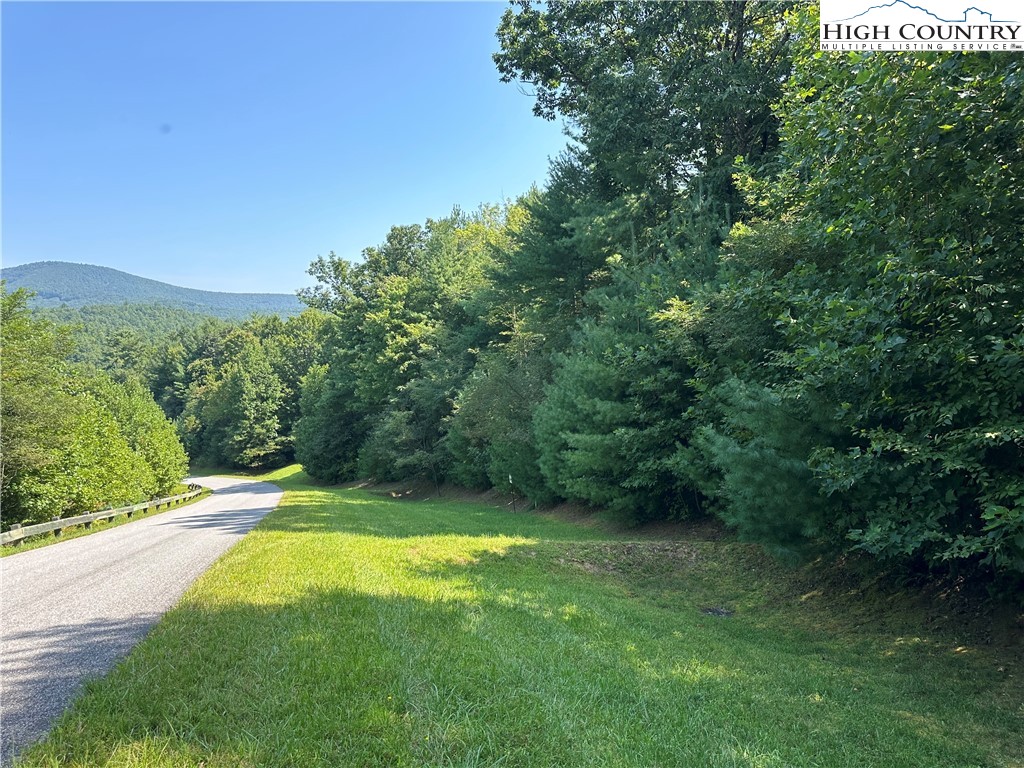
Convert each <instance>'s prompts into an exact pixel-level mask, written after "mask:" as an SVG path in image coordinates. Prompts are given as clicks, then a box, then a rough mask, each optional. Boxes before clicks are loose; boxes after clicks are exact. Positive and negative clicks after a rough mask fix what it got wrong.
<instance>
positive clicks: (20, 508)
mask: <svg viewBox="0 0 1024 768" xmlns="http://www.w3.org/2000/svg"><path fill="white" fill-rule="evenodd" d="M28 300H29V294H28V292H27V291H24V290H17V291H14V292H11V293H8V292H7V291H6V289H5V288H4V289H2V290H0V344H2V348H3V367H2V369H0V385H2V389H3V398H2V399H0V419H2V424H3V429H2V430H0V505H2V506H3V518H4V525H5V526H9V525H10V524H12V523H36V522H42V521H45V520H49V519H51V518H53V517H64V516H68V515H74V514H77V513H81V512H86V511H92V510H96V509H101V508H105V507H110V506H118V505H121V504H129V503H135V502H138V501H141V500H144V499H150V498H156V497H158V496H162V495H166V494H168V493H169V492H170V491H171V490H172V489H174V487H175V486H176V485H177V484H178V483H179V482H180V481H181V480H182V478H183V477H184V476H185V473H186V472H187V470H188V458H187V456H186V455H185V451H184V450H183V448H182V445H181V442H180V440H179V439H178V436H177V434H176V432H175V429H174V425H173V424H171V422H170V421H169V420H168V419H167V417H166V416H165V415H164V413H163V412H162V411H161V410H160V408H159V407H158V406H157V404H156V403H155V402H154V401H153V397H152V395H151V394H150V392H149V390H148V389H146V387H144V386H143V385H142V384H141V383H140V381H139V380H138V379H137V377H135V376H131V377H127V378H125V379H123V380H121V381H118V380H115V379H114V378H113V377H111V376H110V375H108V374H107V373H105V372H103V371H102V370H100V369H98V368H96V367H93V366H86V365H81V364H79V365H76V364H74V363H72V362H71V361H70V358H71V355H72V352H73V348H74V347H73V343H72V341H71V338H70V335H69V332H68V331H67V330H66V329H63V328H61V327H59V326H56V325H54V324H53V323H52V322H50V321H48V320H46V319H44V318H39V317H35V316H33V313H32V312H31V311H30V310H29V308H28Z"/></svg>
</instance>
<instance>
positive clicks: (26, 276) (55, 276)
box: [0, 261, 305, 319]
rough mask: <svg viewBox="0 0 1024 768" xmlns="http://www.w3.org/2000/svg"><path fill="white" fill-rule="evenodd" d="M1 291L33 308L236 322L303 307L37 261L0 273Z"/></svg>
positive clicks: (278, 296) (283, 299)
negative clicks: (22, 291)
mask: <svg viewBox="0 0 1024 768" xmlns="http://www.w3.org/2000/svg"><path fill="white" fill-rule="evenodd" d="M0 277H2V278H3V279H4V280H6V281H7V289H8V290H9V291H13V290H15V289H17V288H27V289H29V290H31V291H35V293H36V297H35V299H34V300H33V305H34V306H37V307H59V306H61V305H67V306H69V307H84V306H87V305H92V304H125V303H127V304H148V305H161V306H165V307H175V308H177V309H184V310H188V311H189V312H197V313H199V314H203V315H212V316H213V317H220V318H224V319H241V318H244V317H248V316H249V315H251V314H253V313H259V314H261V315H280V316H282V317H291V316H292V315H297V314H299V313H300V312H301V311H302V310H303V309H304V308H305V305H304V304H303V303H302V302H301V301H299V300H298V298H297V297H295V296H293V295H291V294H287V293H221V292H219V291H200V290H197V289H195V288H179V287H178V286H176V285H169V284H168V283H161V282H160V281H159V280H150V279H148V278H145V277H138V276H137V275H130V274H128V273H127V272H121V271H119V270H116V269H110V268H109V267H96V266H93V265H91V264H71V263H69V262H66V261H37V262H34V263H32V264H22V265H21V266H17V267H7V268H5V269H3V270H0Z"/></svg>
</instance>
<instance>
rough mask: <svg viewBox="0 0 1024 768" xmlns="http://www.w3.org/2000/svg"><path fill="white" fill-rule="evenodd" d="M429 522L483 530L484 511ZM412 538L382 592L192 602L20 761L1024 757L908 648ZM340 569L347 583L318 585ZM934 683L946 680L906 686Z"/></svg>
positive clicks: (527, 555) (318, 568) (304, 577)
mask: <svg viewBox="0 0 1024 768" xmlns="http://www.w3.org/2000/svg"><path fill="white" fill-rule="evenodd" d="M351 525H352V523H349V524H346V525H345V526H342V527H341V528H340V530H347V529H348V528H349V527H350V526H351ZM434 525H435V528H436V529H437V530H439V531H441V532H444V533H445V534H450V533H456V534H458V535H460V536H467V537H474V536H479V535H480V534H475V533H473V531H476V530H478V529H480V528H484V529H488V530H489V526H487V525H483V524H481V523H480V522H479V521H474V520H473V518H472V516H471V517H470V518H469V519H468V521H467V522H465V523H464V524H461V525H460V524H458V523H457V521H450V520H448V521H442V523H436V522H435V524H434ZM424 526H425V527H429V526H426V524H424ZM357 527H358V531H359V533H360V534H361V535H367V531H366V529H365V527H363V526H357ZM383 527H384V529H385V530H388V531H392V534H393V529H392V528H391V527H390V526H389V525H384V526H383ZM328 528H329V529H330V530H339V528H338V526H337V525H336V524H331V525H330V526H328ZM271 529H272V530H274V529H273V528H271ZM404 533H405V535H403V536H397V535H389V537H388V539H387V540H382V541H380V542H379V548H380V549H379V560H375V561H371V562H366V563H363V564H361V565H360V566H359V567H360V568H361V569H364V570H366V571H369V570H371V568H372V566H374V565H375V564H379V562H386V561H387V560H388V558H393V559H395V560H396V562H398V563H399V565H400V567H399V568H398V569H397V570H395V571H394V572H393V573H392V575H391V582H392V585H391V586H390V587H389V590H388V591H387V593H386V594H381V593H380V591H379V588H380V581H379V580H378V579H377V578H376V576H375V575H374V574H372V573H361V572H355V573H349V574H340V570H341V569H340V568H339V566H338V564H337V563H334V564H333V568H334V571H332V572H330V573H327V572H325V571H324V568H325V567H327V566H328V565H329V564H328V563H327V562H318V563H314V564H313V565H312V566H310V567H309V568H308V570H302V569H296V570H294V571H292V572H290V573H289V578H290V579H291V582H297V583H298V584H301V585H303V586H302V588H301V589H299V591H298V593H297V594H296V595H295V596H293V597H291V598H289V599H287V600H284V601H283V602H281V603H279V604H273V602H272V601H270V602H269V604H268V601H267V595H263V594H261V595H260V596H259V602H256V601H255V600H254V601H253V602H251V603H250V602H247V599H248V597H247V596H245V590H244V589H242V590H241V595H243V596H241V597H239V598H237V602H232V603H228V604H216V603H214V602H206V601H204V599H203V597H202V595H201V594H200V595H198V596H196V597H193V599H191V600H190V601H188V602H186V603H185V604H184V605H183V606H181V607H179V608H177V609H175V610H174V611H173V612H172V613H170V614H168V616H167V617H166V619H165V620H164V622H162V623H161V624H160V626H159V627H158V628H157V630H156V631H154V632H153V634H152V635H151V636H150V637H149V638H148V639H147V640H146V641H145V642H144V643H143V644H142V645H140V646H139V647H138V648H137V649H136V651H135V652H134V653H133V654H132V656H131V657H130V658H129V660H128V661H127V662H125V663H124V664H122V665H121V666H120V667H119V668H118V669H117V670H116V671H115V672H114V674H112V675H111V676H110V677H109V678H108V679H106V680H103V681H100V682H97V683H94V684H92V685H91V686H90V691H89V695H88V696H86V697H85V698H83V699H82V700H81V701H80V702H79V703H78V704H77V705H76V707H75V708H74V709H73V710H72V711H71V712H70V713H69V714H68V715H67V716H66V717H65V718H64V719H63V720H62V721H61V725H60V727H59V728H58V729H57V731H56V732H55V733H54V735H53V737H52V738H51V740H50V741H49V742H48V743H47V744H46V745H44V746H42V747H40V748H38V749H37V750H36V751H35V752H33V753H32V754H31V759H30V760H28V761H27V762H26V765H50V764H55V763H59V764H82V765H89V764H106V763H112V764H132V765H147V766H148V765H152V766H188V765H195V766H198V765H204V766H206V767H207V768H216V767H217V766H227V765H231V766H242V765H245V766H348V765H353V766H356V765H358V766H363V765H379V766H391V765H395V766H400V765H433V766H442V765H498V764H500V765H504V766H513V765H516V766H574V765H616V766H650V765H672V766H694V767H695V768H696V767H697V766H700V767H701V768H704V766H751V767H753V766H782V765H785V766H812V765H829V766H837V767H841V766H849V767H850V768H852V767H853V766H857V768H860V766H864V765H871V766H924V765H929V766H931V765H934V766H939V765H948V766H953V765H994V764H1005V763H1006V762H1007V761H1006V760H1005V759H1004V758H1010V759H1012V758H1014V757H1017V758H1019V757H1020V755H1019V754H1010V752H1009V751H1008V752H1007V754H1003V755H994V754H992V753H991V752H992V750H993V749H994V748H1003V749H1007V750H1010V747H1007V746H1006V745H1007V744H1010V743H1012V742H1010V740H1009V736H1007V739H1006V743H1005V744H1004V743H1002V742H1001V737H1000V735H999V734H1000V730H1001V729H1004V730H1005V732H1006V734H1010V733H1011V732H1012V730H1011V729H1012V727H1013V723H1014V722H1015V721H1014V716H1013V710H1012V709H1005V708H1000V707H999V706H995V705H994V704H993V702H992V700H991V698H990V697H988V696H987V695H985V693H984V692H979V691H963V690H959V689H958V688H957V686H956V685H951V684H949V683H948V679H949V671H950V670H949V667H948V666H946V665H942V664H938V663H936V662H934V660H930V659H927V658H923V659H922V658H919V657H918V656H917V655H916V654H915V650H914V649H913V648H906V649H904V650H903V653H904V654H905V656H903V657H902V658H901V659H899V660H898V661H899V662H901V663H905V665H906V666H905V668H904V669H902V670H901V669H898V668H894V667H893V662H892V660H880V659H871V658H867V659H865V658H861V657H860V656H858V654H857V653H855V652H853V651H850V650H849V649H844V648H843V647H842V646H841V645H840V644H832V645H825V646H822V645H817V644H816V645H805V644H802V643H801V642H800V641H799V638H796V640H794V638H793V637H787V636H786V634H785V633H784V632H781V633H779V632H777V633H775V634H772V635H768V636H766V635H765V633H764V632H763V630H762V628H760V627H757V626H755V625H753V624H752V623H746V622H745V621H744V620H743V618H742V617H741V616H739V617H736V618H733V619H729V620H721V621H715V620H708V619H707V618H706V617H697V616H696V613H695V612H685V611H676V612H674V613H673V612H669V611H660V612H659V611H653V610H651V608H650V606H649V605H646V604H644V603H643V602H642V601H637V600H635V599H634V598H633V596H630V595H628V594H624V593H623V592H622V591H621V590H619V589H617V588H616V587H614V586H610V585H609V584H608V583H607V580H604V579H601V578H594V576H593V575H592V574H588V573H585V572H575V571H570V572H568V573H566V572H564V569H562V568H561V566H558V567H556V566H554V565H553V563H557V557H558V555H559V553H560V552H564V551H567V549H566V546H567V545H565V544H545V545H543V546H538V545H536V544H534V543H506V544H505V545H503V546H502V547H499V548H497V549H494V548H493V545H492V544H489V543H487V542H486V541H484V540H483V539H481V540H479V541H475V540H473V539H472V538H469V539H467V541H465V542H463V543H461V550H459V551H452V552H448V553H447V554H446V555H445V557H444V558H443V559H442V560H439V559H438V558H437V557H435V556H434V555H433V554H432V553H430V552H424V551H422V550H420V549H418V548H417V547H416V546H415V545H413V544H410V543H409V542H407V541H404V539H407V538H408V536H409V531H408V529H405V530H404ZM501 533H502V534H503V535H504V536H507V535H508V533H509V531H507V530H503V531H501ZM353 567H354V566H353ZM335 571H336V572H338V573H335ZM332 578H337V579H338V580H339V581H341V580H342V579H343V578H344V579H350V581H349V586H345V587H326V588H325V587H324V586H323V584H325V583H330V581H331V579H332ZM915 662H917V663H919V664H920V666H918V667H914V663H915ZM963 665H964V666H965V668H967V667H970V662H969V660H964V661H963ZM920 679H927V680H929V681H931V682H930V684H931V685H932V686H933V688H934V690H932V691H929V692H926V693H925V692H921V691H916V692H915V690H914V689H913V685H914V684H915V681H917V680H920ZM944 681H945V682H944ZM993 745H995V747H994V746H993ZM1016 751H1017V752H1018V753H1019V752H1020V749H1019V745H1018V747H1017V748H1016Z"/></svg>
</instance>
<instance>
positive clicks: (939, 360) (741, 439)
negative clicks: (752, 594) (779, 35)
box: [709, 13, 1024, 574]
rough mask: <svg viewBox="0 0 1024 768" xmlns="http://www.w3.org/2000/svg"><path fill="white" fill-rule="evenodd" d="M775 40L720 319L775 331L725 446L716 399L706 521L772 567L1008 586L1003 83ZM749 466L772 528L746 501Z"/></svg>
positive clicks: (1009, 353)
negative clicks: (725, 529) (769, 86)
mask: <svg viewBox="0 0 1024 768" xmlns="http://www.w3.org/2000/svg"><path fill="white" fill-rule="evenodd" d="M793 21H794V23H795V24H796V26H797V33H798V34H797V38H798V39H799V40H801V41H803V42H802V44H801V47H800V48H799V49H798V50H797V55H796V57H795V61H796V67H795V70H794V75H793V77H792V79H791V80H790V82H789V84H788V86H787V90H786V97H785V99H784V100H783V103H782V106H781V107H780V116H781V118H782V138H783V144H782V154H781V157H780V161H779V163H778V166H777V167H776V168H775V169H774V171H773V173H771V174H761V175H760V176H758V175H757V174H753V175H748V177H747V178H746V179H745V180H744V184H743V186H744V189H745V190H746V192H747V194H748V196H749V199H750V200H751V201H752V202H753V203H754V204H756V205H757V206H758V209H759V211H760V215H761V217H762V218H763V220H762V221H761V222H757V223H755V224H754V225H753V226H751V227H746V228H739V229H737V231H736V232H735V233H734V236H733V241H734V245H733V258H732V262H731V264H732V269H733V270H734V271H733V278H734V279H733V283H732V284H731V285H730V288H729V291H728V294H727V295H726V294H723V295H722V296H721V297H720V298H719V300H720V301H723V302H724V303H728V304H730V305H731V306H732V307H733V308H734V309H733V311H734V312H736V311H738V312H739V313H740V314H742V313H743V311H744V309H745V310H746V311H747V313H748V314H752V315H753V316H754V317H757V316H760V317H761V318H762V320H761V322H762V323H763V322H765V321H770V320H775V322H776V328H777V334H776V335H777V339H776V341H775V342H774V352H773V354H772V355H771V357H770V360H771V365H770V366H768V367H761V368H749V367H747V368H746V369H745V370H744V371H743V378H744V379H745V380H746V382H747V383H746V385H745V386H744V387H743V388H741V389H743V391H745V392H746V393H747V394H748V395H750V394H751V393H754V392H757V391H758V387H765V388H766V389H765V390H763V393H762V394H761V395H759V396H758V397H757V399H758V401H759V403H760V404H759V405H758V407H757V408H756V409H754V412H756V413H757V414H759V415H757V416H753V417H749V418H745V419H741V420H740V421H741V422H742V424H743V426H742V428H739V427H738V426H737V422H736V418H735V416H736V411H734V410H732V407H733V406H734V405H735V400H732V401H731V400H730V399H729V398H728V397H724V398H723V399H722V402H723V404H724V406H725V408H724V418H723V419H722V425H721V427H720V429H721V431H722V432H723V434H719V435H718V436H717V437H712V438H711V439H709V446H710V447H711V453H712V454H713V456H714V458H715V461H716V463H717V464H718V465H719V466H720V467H721V468H722V470H723V472H724V477H725V479H724V486H723V488H724V492H723V495H724V497H725V498H726V500H727V504H726V511H725V512H724V513H723V514H724V516H726V518H727V519H730V520H731V521H733V522H735V523H736V524H737V525H738V526H739V527H740V530H741V531H743V532H744V533H745V535H747V536H749V537H750V538H752V539H755V540H762V541H767V542H769V543H770V544H771V545H772V546H774V547H783V548H790V547H796V548H801V547H805V546H808V545H812V544H823V543H828V544H830V545H831V546H832V547H833V548H837V549H841V548H843V547H844V546H850V545H851V544H852V545H853V546H856V547H858V548H860V549H862V550H864V551H867V552H870V553H872V554H874V555H876V556H878V557H880V558H884V559H888V560H893V561H901V562H907V563H910V564H914V563H918V564H924V565H927V566H930V567H933V568H940V567H941V568H954V569H961V570H969V569H976V568H977V567H979V566H983V567H986V568H988V569H990V572H995V573H997V574H999V573H1002V574H1009V573H1013V572H1016V573H1018V574H1020V573H1024V537H1022V536H1021V535H1020V534H1021V531H1022V530H1024V529H1022V525H1024V493H1022V491H1024V477H1022V474H1021V467H1022V466H1024V429H1022V427H1024V423H1022V422H1021V417H1020V414H1021V405H1022V397H1024V384H1022V382H1024V358H1022V356H1021V351H1022V347H1021V342H1022V338H1024V337H1022V335H1021V333H1022V330H1024V314H1022V310H1021V307H1022V306H1024V271H1022V268H1021V265H1022V263H1024V262H1022V260H1021V258H1020V243H1021V242H1022V239H1024V229H1022V227H1024V224H1022V222H1024V202H1022V200H1021V198H1020V196H1019V194H1017V192H1016V191H1015V190H1019V188H1020V185H1021V179H1022V175H1024V145H1022V143H1021V141H1020V132H1019V130H1018V128H1019V126H1020V125H1022V124H1024V102H1022V100H1021V98H1020V93H1021V89H1020V85H1021V82H1022V68H1021V65H1020V62H1018V61H1016V60H1015V59H1006V58H1000V57H996V56H991V55H982V56H978V57H971V56H935V55H920V56H918V55H915V56H905V55H894V56H886V57H878V56H868V55H860V54H855V55H854V54H851V55H850V56H848V57H846V58H845V60H844V61H842V62H841V65H840V62H837V61H836V60H835V59H834V58H832V57H828V56H824V55H822V54H821V53H819V52H817V51H815V50H813V46H812V42H811V41H810V36H811V35H813V25H814V18H813V16H812V14H809V13H807V14H798V15H794V17H793ZM916 104H927V105H928V108H927V109H926V110H920V109H916V108H914V107H913V105H916ZM1014 126H1017V127H1018V128H1015V127H1014ZM766 237H771V238H773V239H775V240H776V244H775V245H774V246H770V247H765V245H766ZM752 246H753V247H752ZM759 253H760V254H768V257H767V258H764V257H763V256H760V257H759V256H758V254H759ZM755 324H756V321H755ZM729 386H730V387H732V386H733V385H731V384H730V385H729ZM739 413H741V414H742V413H744V410H742V409H741V410H740V411H739ZM795 418H798V419H800V420H801V421H802V422H803V424H802V428H801V429H796V428H795V422H794V419H795ZM751 425H754V426H755V427H756V429H751ZM811 425H817V426H816V427H815V428H812V426H811ZM726 435H727V436H726ZM757 465H761V466H763V467H765V468H766V475H767V474H774V475H776V476H778V477H788V478H789V480H787V481H786V482H787V484H788V485H787V487H788V490H787V493H788V495H789V496H790V497H791V498H793V499H794V500H795V501H794V502H793V504H792V508H791V509H788V510H787V509H784V508H781V507H780V508H778V509H776V508H775V507H773V506H772V505H771V503H770V502H769V503H768V504H765V502H764V500H763V499H758V498H757V496H756V495H755V494H752V493H751V492H750V491H749V490H748V489H751V488H757V487H758V482H757V479H758V474H757V472H756V471H753V470H754V468H755V467H756V466H757ZM785 466H788V467H789V468H790V471H789V472H788V473H787V472H786V471H785V470H784V469H782V468H783V467H785ZM771 468H774V472H773V471H772V469H771ZM823 511H825V512H826V514H824V515H823V514H822V512H823Z"/></svg>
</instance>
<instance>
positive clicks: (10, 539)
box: [0, 483, 203, 545]
mask: <svg viewBox="0 0 1024 768" xmlns="http://www.w3.org/2000/svg"><path fill="white" fill-rule="evenodd" d="M188 487H189V491H188V493H179V494H178V495H177V496H167V497H166V498H163V499H151V500H150V501H144V502H142V503H141V504H133V505H132V506H130V507H118V508H117V509H102V510H100V511H99V512H91V513H89V514H87V515H75V516H74V517H55V518H54V519H53V520H50V521H49V522H46V523H39V524H38V525H25V526H22V525H12V526H11V530H9V531H4V532H3V533H0V545H2V544H17V543H18V542H20V541H21V540H22V539H24V538H26V537H28V536H37V535H38V534H40V533H48V532H49V531H53V533H54V535H55V536H60V532H61V531H62V530H63V529H65V528H69V527H71V526H72V525H84V526H85V527H86V528H92V524H93V523H94V522H96V521H97V520H106V521H107V522H110V521H111V520H113V519H114V518H115V517H120V516H121V515H127V516H128V517H129V518H130V517H132V515H134V514H135V513H136V512H142V513H146V512H148V511H149V510H151V509H152V510H158V509H160V507H161V506H166V507H168V508H170V507H172V506H174V505H175V504H181V503H182V502H185V501H189V500H190V499H194V498H196V496H198V495H199V494H201V493H202V492H203V489H202V487H200V486H198V485H196V484H195V483H189V485H188Z"/></svg>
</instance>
